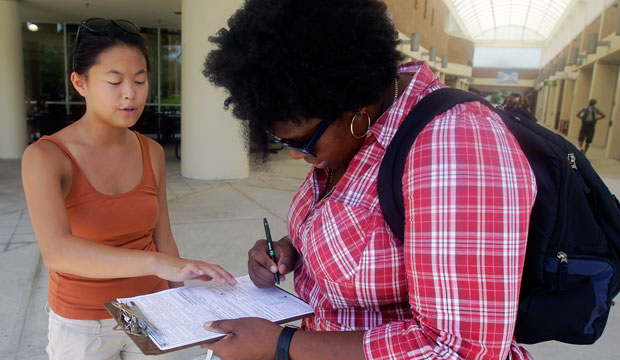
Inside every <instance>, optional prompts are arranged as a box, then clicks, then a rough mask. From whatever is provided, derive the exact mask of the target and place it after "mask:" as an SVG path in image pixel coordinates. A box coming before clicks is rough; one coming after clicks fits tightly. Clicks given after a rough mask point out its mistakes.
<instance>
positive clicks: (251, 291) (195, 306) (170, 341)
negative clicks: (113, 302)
mask: <svg viewBox="0 0 620 360" xmlns="http://www.w3.org/2000/svg"><path fill="white" fill-rule="evenodd" d="M117 301H118V302H121V303H125V304H132V303H133V304H134V305H136V306H138V308H140V310H141V311H142V313H143V314H144V316H145V317H146V319H147V320H148V321H149V322H150V323H151V324H153V325H154V326H155V327H156V328H157V330H155V329H153V328H152V327H151V326H148V325H147V324H143V325H146V326H147V327H148V330H147V332H148V336H149V338H150V339H151V340H152V341H153V343H155V345H157V347H158V348H159V349H160V350H169V349H174V348H178V347H182V346H186V345H192V344H197V343H201V342H205V341H207V340H211V339H217V338H220V337H223V336H224V335H225V334H221V333H214V332H210V331H207V330H205V329H204V327H203V324H204V323H205V322H207V321H213V320H222V319H236V318H242V317H260V318H263V319H267V320H270V321H273V322H276V323H285V322H289V321H293V320H296V319H300V318H303V317H306V316H309V315H312V308H311V307H310V305H308V304H307V303H305V302H304V301H302V300H300V299H299V298H297V297H296V296H294V295H291V294H289V293H288V292H286V291H285V290H282V289H280V288H278V287H275V286H274V287H272V288H268V289H259V288H257V287H256V286H254V284H253V283H252V281H251V280H250V277H249V276H248V275H246V276H242V277H238V278H237V284H236V285H235V286H230V285H222V284H218V283H215V282H212V283H206V284H198V285H189V286H184V287H180V288H175V289H169V290H164V291H160V292H157V293H153V294H147V295H141V296H136V297H132V298H121V299H117Z"/></svg>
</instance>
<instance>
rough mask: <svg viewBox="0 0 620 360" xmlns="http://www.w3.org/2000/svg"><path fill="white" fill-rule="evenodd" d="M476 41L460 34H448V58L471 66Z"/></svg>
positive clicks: (452, 61)
mask: <svg viewBox="0 0 620 360" xmlns="http://www.w3.org/2000/svg"><path fill="white" fill-rule="evenodd" d="M473 58H474V43H473V42H471V41H469V40H467V39H463V38H460V37H458V36H448V59H449V60H450V62H451V63H457V64H461V65H468V66H471V63H470V62H471V60H472V59H473Z"/></svg>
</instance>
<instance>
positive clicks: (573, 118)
mask: <svg viewBox="0 0 620 360" xmlns="http://www.w3.org/2000/svg"><path fill="white" fill-rule="evenodd" d="M591 87H592V69H582V70H579V72H578V73H577V80H576V81H575V94H574V96H573V104H572V106H571V112H570V116H569V121H570V123H569V127H568V137H569V138H573V139H576V138H577V136H578V135H579V129H581V120H580V119H579V118H578V117H577V113H578V112H579V110H581V108H582V107H584V106H586V105H587V104H588V98H589V96H590V88H591Z"/></svg>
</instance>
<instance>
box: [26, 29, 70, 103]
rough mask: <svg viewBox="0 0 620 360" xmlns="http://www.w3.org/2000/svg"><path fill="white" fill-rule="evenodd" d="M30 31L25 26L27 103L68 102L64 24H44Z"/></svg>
mask: <svg viewBox="0 0 620 360" xmlns="http://www.w3.org/2000/svg"><path fill="white" fill-rule="evenodd" d="M37 25H39V31H34V32H33V31H29V30H28V28H27V27H26V24H25V23H24V24H22V37H23V49H24V75H25V76H24V77H25V90H26V99H29V100H31V101H35V100H37V99H39V98H40V97H45V98H46V99H47V101H63V100H64V99H65V83H64V73H65V68H64V66H63V64H64V46H63V26H62V24H41V23H38V24H37Z"/></svg>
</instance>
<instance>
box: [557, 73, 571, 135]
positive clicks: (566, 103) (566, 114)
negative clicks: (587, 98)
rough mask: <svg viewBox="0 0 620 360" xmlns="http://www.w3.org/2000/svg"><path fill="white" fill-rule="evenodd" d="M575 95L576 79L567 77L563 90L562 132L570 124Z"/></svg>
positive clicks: (561, 108)
mask: <svg viewBox="0 0 620 360" xmlns="http://www.w3.org/2000/svg"><path fill="white" fill-rule="evenodd" d="M574 95H575V80H571V79H567V80H565V81H564V89H563V90H562V94H561V95H560V97H561V100H560V101H561V103H562V104H561V106H560V128H559V130H561V132H564V131H568V124H569V122H570V118H571V108H572V105H573V96H574Z"/></svg>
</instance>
